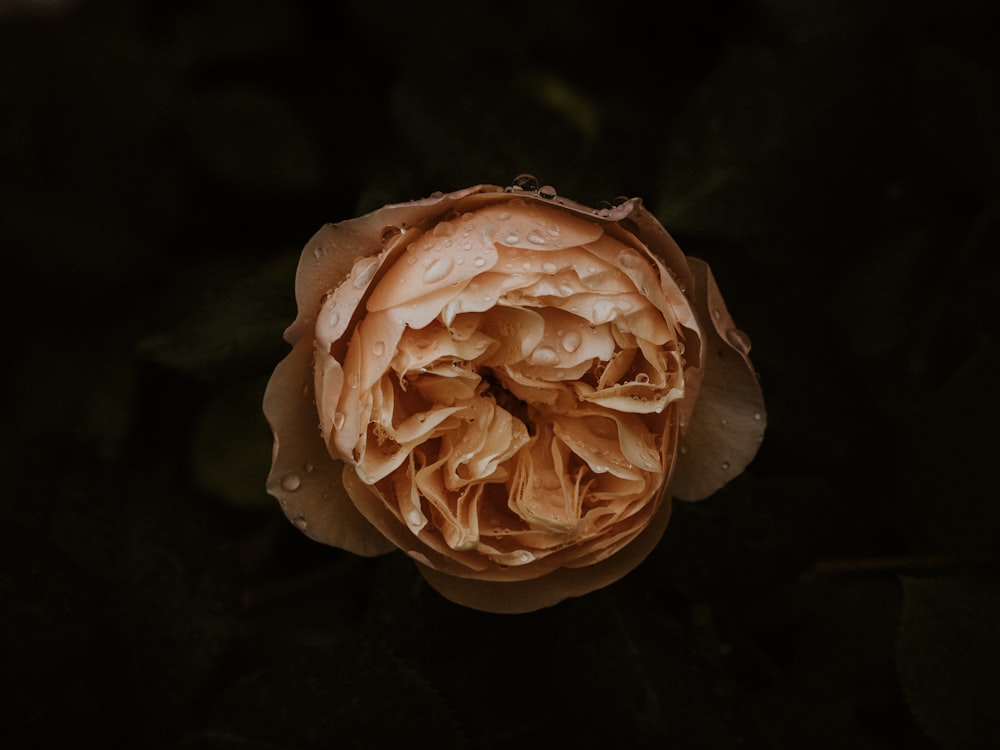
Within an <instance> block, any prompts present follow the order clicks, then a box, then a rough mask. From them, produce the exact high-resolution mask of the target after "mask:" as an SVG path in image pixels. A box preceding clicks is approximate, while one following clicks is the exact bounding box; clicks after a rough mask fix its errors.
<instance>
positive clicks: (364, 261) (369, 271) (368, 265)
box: [351, 257, 378, 289]
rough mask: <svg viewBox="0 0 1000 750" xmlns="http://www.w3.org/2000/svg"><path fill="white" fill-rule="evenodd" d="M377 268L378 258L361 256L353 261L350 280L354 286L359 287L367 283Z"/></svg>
mask: <svg viewBox="0 0 1000 750" xmlns="http://www.w3.org/2000/svg"><path fill="white" fill-rule="evenodd" d="M377 270H378V258H376V257H371V258H361V259H359V260H358V261H356V262H355V264H354V268H352V269H351V281H352V283H353V284H354V286H355V287H357V288H358V289H361V288H362V287H365V286H367V285H368V282H369V281H371V280H372V276H374V275H375V271H377Z"/></svg>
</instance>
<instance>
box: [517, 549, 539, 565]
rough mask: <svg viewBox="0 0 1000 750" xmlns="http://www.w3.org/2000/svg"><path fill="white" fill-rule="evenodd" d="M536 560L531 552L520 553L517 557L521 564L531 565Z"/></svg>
mask: <svg viewBox="0 0 1000 750" xmlns="http://www.w3.org/2000/svg"><path fill="white" fill-rule="evenodd" d="M534 559H535V556H534V555H532V554H531V553H530V552H524V551H522V552H519V553H518V555H517V560H518V562H521V563H529V562H531V561H532V560H534Z"/></svg>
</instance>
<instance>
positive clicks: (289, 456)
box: [264, 339, 393, 556]
mask: <svg viewBox="0 0 1000 750" xmlns="http://www.w3.org/2000/svg"><path fill="white" fill-rule="evenodd" d="M312 359H313V346H312V341H311V340H309V339H302V340H301V341H299V343H298V344H296V345H295V347H294V348H293V349H292V351H291V353H290V354H289V355H288V356H287V357H286V358H285V359H283V360H282V361H281V362H280V363H279V364H278V366H277V368H276V369H275V371H274V375H273V376H272V377H271V380H270V382H268V384H267V389H266V391H265V393H264V413H265V415H266V416H267V420H268V422H269V423H270V425H271V429H272V430H273V432H274V451H273V458H272V463H271V471H270V474H269V475H268V477H267V491H268V492H269V493H270V494H271V495H273V496H274V497H276V498H277V499H278V501H279V502H280V503H281V508H282V510H284V511H285V515H287V516H288V518H289V519H290V520H291V521H292V522H293V523H294V524H295V525H296V526H297V527H298V528H300V529H301V530H302V531H303V532H305V533H306V535H307V536H309V537H311V538H312V539H315V540H316V541H318V542H323V543H324V544H330V545H333V546H336V547H340V548H342V549H345V550H348V551H349V552H354V553H355V554H358V555H367V556H371V555H379V554H383V553H385V552H388V551H389V550H391V549H392V548H393V545H392V543H391V542H390V541H389V540H387V539H386V538H385V537H384V536H383V535H382V534H380V533H379V532H378V531H377V530H376V529H374V528H373V527H372V526H371V524H369V523H368V522H367V521H366V520H365V519H364V518H363V517H362V516H361V515H360V514H359V513H358V511H357V510H356V509H355V507H354V504H353V503H352V502H351V499H350V498H349V497H348V495H347V493H346V492H345V491H344V488H343V484H342V482H341V479H340V473H341V463H340V462H339V461H335V460H333V459H332V458H330V455H329V453H328V452H327V449H326V445H325V444H324V442H323V438H322V437H321V436H320V433H319V430H318V429H317V427H316V421H317V419H316V407H315V405H314V404H313V377H312V372H311V369H312Z"/></svg>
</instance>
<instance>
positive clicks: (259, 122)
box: [184, 86, 326, 191]
mask: <svg viewBox="0 0 1000 750" xmlns="http://www.w3.org/2000/svg"><path fill="white" fill-rule="evenodd" d="M184 123H185V126H186V130H187V133H188V135H189V136H190V138H191V142H192V145H193V146H194V150H195V152H196V155H197V157H198V158H199V159H200V160H201V161H202V162H203V163H204V164H205V165H206V167H207V168H208V169H209V170H210V172H211V173H212V174H213V176H214V177H216V178H218V179H220V180H222V181H224V182H225V183H227V184H229V185H230V186H232V187H234V188H237V189H241V190H250V191H281V190H288V191H304V190H310V189H314V188H316V187H318V186H319V184H320V183H321V182H322V181H323V179H324V178H325V176H326V172H325V169H324V162H323V155H322V148H321V145H320V139H319V135H318V134H317V133H316V132H314V130H313V128H312V127H311V125H310V124H309V121H308V120H307V119H305V118H304V117H303V116H302V115H300V114H299V113H298V112H297V111H296V110H295V108H294V107H293V105H292V104H291V103H289V102H288V101H285V100H284V99H282V98H281V97H279V96H277V95H275V94H273V93H271V92H269V91H267V90H266V89H264V88H257V87H250V86H229V87H219V88H216V89H209V90H205V91H202V92H200V93H197V94H195V95H193V96H192V97H191V99H190V100H189V102H188V105H187V111H186V117H185V120H184Z"/></svg>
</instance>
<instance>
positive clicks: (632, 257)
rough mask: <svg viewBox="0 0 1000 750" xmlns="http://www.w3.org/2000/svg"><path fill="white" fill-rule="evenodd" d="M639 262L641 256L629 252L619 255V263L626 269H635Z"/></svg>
mask: <svg viewBox="0 0 1000 750" xmlns="http://www.w3.org/2000/svg"><path fill="white" fill-rule="evenodd" d="M639 262H640V259H639V256H638V255H636V254H635V253H633V252H631V251H629V250H623V251H622V252H621V253H620V254H619V255H618V263H619V264H620V265H622V266H623V267H625V268H635V267H636V266H638V265H639Z"/></svg>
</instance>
